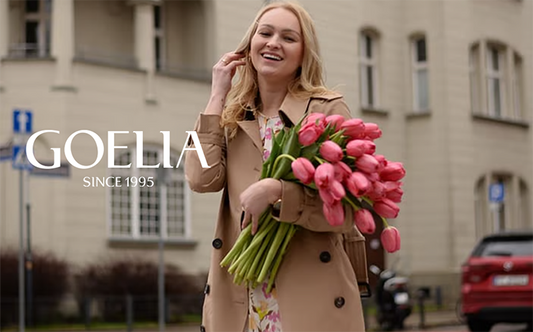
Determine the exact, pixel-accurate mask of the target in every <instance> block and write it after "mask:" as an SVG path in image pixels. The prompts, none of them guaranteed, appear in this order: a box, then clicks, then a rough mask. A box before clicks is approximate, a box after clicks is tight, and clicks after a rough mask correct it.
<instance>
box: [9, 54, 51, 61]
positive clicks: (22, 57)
mask: <svg viewBox="0 0 533 332" xmlns="http://www.w3.org/2000/svg"><path fill="white" fill-rule="evenodd" d="M0 61H2V62H35V61H43V62H53V61H56V58H55V57H53V56H43V57H38V56H34V57H31V56H30V57H24V56H9V55H8V56H5V57H3V58H2V59H1V60H0Z"/></svg>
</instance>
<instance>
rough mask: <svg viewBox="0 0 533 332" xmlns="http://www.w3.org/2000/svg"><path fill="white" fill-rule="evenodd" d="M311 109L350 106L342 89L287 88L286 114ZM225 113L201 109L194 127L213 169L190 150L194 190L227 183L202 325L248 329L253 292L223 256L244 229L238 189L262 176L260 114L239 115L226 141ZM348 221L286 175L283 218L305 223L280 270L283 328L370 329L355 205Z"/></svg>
mask: <svg viewBox="0 0 533 332" xmlns="http://www.w3.org/2000/svg"><path fill="white" fill-rule="evenodd" d="M307 108H308V110H309V112H320V113H324V114H326V115H330V114H341V115H343V116H345V117H346V118H350V117H351V116H350V112H349V110H348V107H347V105H346V103H345V102H344V99H343V98H342V96H341V95H339V94H334V93H331V94H328V95H325V96H320V97H313V98H311V99H307V100H301V99H296V98H295V97H293V96H291V95H289V94H288V95H287V97H286V98H285V100H284V101H283V103H282V106H281V110H280V114H281V117H282V119H288V120H290V121H291V122H292V123H297V122H298V120H299V119H300V118H301V116H302V115H303V114H304V112H305V111H306V109H307ZM219 121H220V117H219V116H218V115H206V114H200V116H199V118H198V120H197V122H196V125H195V130H196V132H197V133H198V138H199V140H200V143H201V145H202V149H203V151H204V153H205V156H206V159H207V163H208V165H210V166H211V168H209V169H203V168H202V167H201V164H200V161H199V159H198V155H197V153H196V152H195V151H188V154H187V158H186V166H185V173H186V178H187V181H188V182H189V185H190V187H191V189H192V190H193V191H196V192H217V191H220V190H224V193H223V197H222V201H221V204H220V210H219V215H218V220H217V223H216V227H215V234H214V237H213V241H212V246H213V248H212V255H211V264H210V271H209V275H208V281H207V285H206V287H205V292H204V293H205V302H204V309H203V317H202V326H201V329H200V330H201V331H202V332H203V331H207V332H222V331H228V332H229V331H231V332H240V331H243V329H245V328H246V329H247V313H248V292H247V288H246V286H237V285H235V284H234V283H233V276H232V275H230V274H229V273H228V272H227V268H221V267H220V262H221V260H222V259H223V257H224V256H225V255H226V254H227V253H228V251H229V250H230V249H231V247H232V246H233V244H234V242H235V241H236V239H237V237H238V235H239V233H240V217H241V205H240V201H239V195H240V194H241V192H242V191H244V190H245V189H246V188H247V187H248V186H249V185H251V184H252V183H254V182H256V181H257V180H258V179H259V177H260V173H261V167H262V157H261V156H262V142H261V138H260V134H259V126H258V123H257V121H256V120H248V121H240V122H238V132H237V135H236V137H235V138H233V139H232V140H230V141H229V143H228V144H227V145H226V139H225V136H224V130H223V129H221V128H220V126H219ZM346 212H347V213H346V220H345V222H344V225H342V226H338V227H332V226H330V225H329V224H328V223H327V221H326V220H325V218H324V216H323V213H322V202H321V200H320V197H319V196H318V195H314V194H313V193H311V192H310V191H308V190H305V189H303V187H302V186H300V185H298V184H295V183H292V182H283V181H282V206H281V213H280V220H283V221H284V222H289V223H294V224H297V225H300V226H302V227H303V228H302V229H300V230H299V231H298V232H296V234H295V236H294V237H293V239H292V240H291V243H290V245H289V247H288V251H287V253H286V255H285V257H284V260H283V263H282V265H281V266H280V269H279V272H278V276H277V278H276V289H277V294H278V305H279V310H280V316H281V324H282V330H283V332H296V331H302V332H304V331H305V332H309V331H330V332H334V331H364V322H363V316H362V307H361V299H360V296H359V289H358V287H357V283H356V278H355V274H354V271H353V269H352V267H351V265H350V262H349V259H348V257H347V256H346V253H345V252H344V250H343V243H342V235H341V233H343V232H347V231H349V230H350V229H351V227H353V213H352V211H351V210H350V209H347V210H346Z"/></svg>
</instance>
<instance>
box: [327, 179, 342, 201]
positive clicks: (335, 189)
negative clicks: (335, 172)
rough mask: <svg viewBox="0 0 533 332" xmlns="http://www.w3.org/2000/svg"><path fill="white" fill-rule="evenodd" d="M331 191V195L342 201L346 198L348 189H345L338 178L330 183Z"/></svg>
mask: <svg viewBox="0 0 533 332" xmlns="http://www.w3.org/2000/svg"><path fill="white" fill-rule="evenodd" d="M329 191H330V192H331V195H332V196H333V198H335V200H336V201H340V200H341V199H343V198H344V196H346V191H345V190H344V187H343V186H342V184H341V183H340V182H339V181H337V180H333V181H331V183H330V184H329Z"/></svg>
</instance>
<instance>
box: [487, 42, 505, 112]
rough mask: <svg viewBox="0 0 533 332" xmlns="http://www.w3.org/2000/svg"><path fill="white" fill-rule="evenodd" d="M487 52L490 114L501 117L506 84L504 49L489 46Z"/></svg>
mask: <svg viewBox="0 0 533 332" xmlns="http://www.w3.org/2000/svg"><path fill="white" fill-rule="evenodd" d="M486 54H487V60H486V61H487V62H486V63H487V68H486V73H487V97H488V111H489V116H492V117H496V118H501V117H502V108H503V99H504V92H505V84H504V79H503V77H504V75H503V71H504V63H505V61H504V57H503V51H502V50H500V49H498V48H496V47H494V46H489V47H488V48H487V53H486Z"/></svg>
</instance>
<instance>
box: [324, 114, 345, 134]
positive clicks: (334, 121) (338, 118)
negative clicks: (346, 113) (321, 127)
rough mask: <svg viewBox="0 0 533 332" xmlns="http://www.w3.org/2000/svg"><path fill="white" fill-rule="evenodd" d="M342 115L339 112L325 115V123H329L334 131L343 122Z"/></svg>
mask: <svg viewBox="0 0 533 332" xmlns="http://www.w3.org/2000/svg"><path fill="white" fill-rule="evenodd" d="M344 120H345V119H344V117H343V116H342V115H339V114H333V115H330V116H327V117H326V125H330V127H331V128H333V129H334V130H335V131H337V130H339V129H340V128H341V125H342V124H343V123H344Z"/></svg>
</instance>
